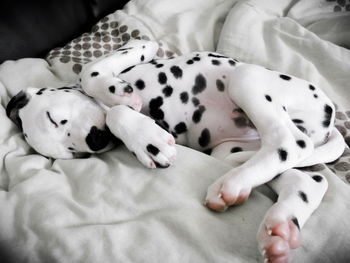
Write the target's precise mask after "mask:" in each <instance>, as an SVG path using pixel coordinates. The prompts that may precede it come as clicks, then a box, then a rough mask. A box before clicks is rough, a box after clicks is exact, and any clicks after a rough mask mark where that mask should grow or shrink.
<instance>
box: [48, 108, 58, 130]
mask: <svg viewBox="0 0 350 263" xmlns="http://www.w3.org/2000/svg"><path fill="white" fill-rule="evenodd" d="M46 116H47V118H49V120H50V122H51V123H52V124H53V125H55V127H56V128H58V124H57V123H56V122H55V121H54V120H53V119H52V118H51V115H50V112H48V111H47V112H46Z"/></svg>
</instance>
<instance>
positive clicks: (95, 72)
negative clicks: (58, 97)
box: [80, 40, 158, 111]
mask: <svg viewBox="0 0 350 263" xmlns="http://www.w3.org/2000/svg"><path fill="white" fill-rule="evenodd" d="M157 51H158V43H157V42H153V41H144V40H133V41H130V42H129V43H127V44H126V45H124V46H122V47H121V48H119V49H117V50H115V51H114V52H113V53H111V54H108V55H106V56H104V57H102V58H99V59H98V60H95V61H92V62H90V63H88V64H86V65H84V67H83V69H82V71H81V73H80V84H81V87H82V89H83V90H84V91H85V92H86V94H88V95H89V96H91V97H93V98H95V99H96V100H97V101H99V102H100V103H101V104H102V105H106V106H107V107H113V106H115V105H120V104H123V105H129V106H131V107H133V108H134V109H136V110H138V111H139V110H140V109H141V104H142V101H141V98H140V96H139V95H138V94H137V92H135V91H134V90H133V89H132V87H131V86H130V84H129V83H127V82H125V81H123V80H122V79H120V78H118V75H119V74H120V73H121V72H123V71H126V70H128V69H130V68H131V67H133V66H135V65H138V64H141V63H147V62H149V61H150V60H152V59H153V58H154V57H155V56H156V53H157Z"/></svg>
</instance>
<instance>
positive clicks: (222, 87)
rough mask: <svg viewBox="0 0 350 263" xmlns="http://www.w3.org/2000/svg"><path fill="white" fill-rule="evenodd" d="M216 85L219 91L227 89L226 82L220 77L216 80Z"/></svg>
mask: <svg viewBox="0 0 350 263" xmlns="http://www.w3.org/2000/svg"><path fill="white" fill-rule="evenodd" d="M216 87H217V88H218V90H219V91H224V90H225V84H224V82H222V80H220V79H217V80H216Z"/></svg>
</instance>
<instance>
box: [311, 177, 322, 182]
mask: <svg viewBox="0 0 350 263" xmlns="http://www.w3.org/2000/svg"><path fill="white" fill-rule="evenodd" d="M312 179H314V180H315V181H316V182H318V183H320V182H322V180H323V177H322V176H321V175H313V176H312Z"/></svg>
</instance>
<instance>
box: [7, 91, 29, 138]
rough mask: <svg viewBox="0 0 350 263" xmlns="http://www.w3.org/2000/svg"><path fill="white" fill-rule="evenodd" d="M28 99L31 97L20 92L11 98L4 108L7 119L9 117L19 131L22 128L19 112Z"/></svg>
mask: <svg viewBox="0 0 350 263" xmlns="http://www.w3.org/2000/svg"><path fill="white" fill-rule="evenodd" d="M30 97H31V96H30V95H29V94H28V93H27V92H25V91H23V90H22V91H20V92H19V93H17V95H15V96H14V97H12V98H11V100H10V101H9V103H8V104H7V107H6V115H7V117H9V118H10V119H11V120H12V121H13V122H14V123H15V124H16V125H17V126H18V128H20V129H21V131H22V130H23V128H22V120H21V118H20V117H19V110H20V109H22V108H23V107H24V106H26V105H27V104H28V102H29V100H30Z"/></svg>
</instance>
